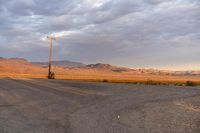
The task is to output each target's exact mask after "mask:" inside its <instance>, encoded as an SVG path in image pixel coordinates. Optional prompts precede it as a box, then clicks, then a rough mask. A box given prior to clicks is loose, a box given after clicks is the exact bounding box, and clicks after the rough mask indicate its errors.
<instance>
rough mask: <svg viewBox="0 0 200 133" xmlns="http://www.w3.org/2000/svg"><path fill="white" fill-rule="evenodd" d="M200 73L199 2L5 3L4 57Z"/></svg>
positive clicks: (0, 2) (0, 15)
mask: <svg viewBox="0 0 200 133" xmlns="http://www.w3.org/2000/svg"><path fill="white" fill-rule="evenodd" d="M50 33H53V34H54V36H56V37H57V38H58V47H56V43H54V59H60V60H62V59H64V60H71V61H80V62H83V63H97V62H102V63H110V64H114V65H120V66H128V67H132V68H139V67H143V68H149V67H151V68H160V69H179V70H183V69H200V0H0V56H2V57H23V58H27V59H29V60H31V61H46V60H48V50H49V49H48V47H49V42H48V40H46V39H45V37H46V36H47V35H48V34H50Z"/></svg>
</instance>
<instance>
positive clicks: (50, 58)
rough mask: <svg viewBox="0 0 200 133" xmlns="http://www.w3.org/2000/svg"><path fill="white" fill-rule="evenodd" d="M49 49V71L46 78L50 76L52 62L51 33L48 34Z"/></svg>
mask: <svg viewBox="0 0 200 133" xmlns="http://www.w3.org/2000/svg"><path fill="white" fill-rule="evenodd" d="M49 39H50V49H49V73H48V78H49V79H50V78H51V64H52V35H50V38H49Z"/></svg>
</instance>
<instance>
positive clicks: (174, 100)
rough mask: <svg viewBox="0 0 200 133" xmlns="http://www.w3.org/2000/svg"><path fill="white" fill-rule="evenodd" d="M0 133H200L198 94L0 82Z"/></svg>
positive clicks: (117, 86) (138, 87) (129, 87)
mask: <svg viewBox="0 0 200 133" xmlns="http://www.w3.org/2000/svg"><path fill="white" fill-rule="evenodd" d="M0 133H200V89H199V88H198V87H196V88H195V87H193V88H192V87H174V86H145V85H132V84H112V83H90V82H80V81H59V80H58V81H57V80H45V79H34V80H31V79H29V80H27V79H26V80H25V79H24V80H23V79H10V78H4V79H0Z"/></svg>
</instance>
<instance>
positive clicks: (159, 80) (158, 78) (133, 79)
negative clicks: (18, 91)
mask: <svg viewBox="0 0 200 133" xmlns="http://www.w3.org/2000/svg"><path fill="white" fill-rule="evenodd" d="M0 77H11V78H47V75H46V74H12V73H1V74H0ZM56 79H62V80H81V81H94V82H114V83H134V84H151V85H161V84H163V85H167V84H174V85H184V84H186V82H187V81H192V82H193V83H194V84H195V85H200V76H170V75H145V74H144V75H133V74H109V73H108V74H99V73H97V74H90V73H88V74H85V73H83V74H77V73H68V74H64V75H61V74H59V75H56Z"/></svg>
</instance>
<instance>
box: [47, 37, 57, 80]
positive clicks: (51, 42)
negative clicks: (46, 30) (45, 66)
mask: <svg viewBox="0 0 200 133" xmlns="http://www.w3.org/2000/svg"><path fill="white" fill-rule="evenodd" d="M47 38H49V40H50V47H49V71H48V79H55V73H54V72H52V71H51V65H52V47H53V40H56V38H55V37H53V36H52V35H50V36H47Z"/></svg>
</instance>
